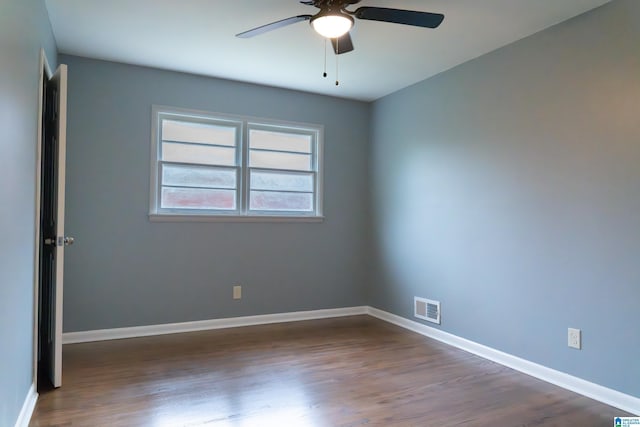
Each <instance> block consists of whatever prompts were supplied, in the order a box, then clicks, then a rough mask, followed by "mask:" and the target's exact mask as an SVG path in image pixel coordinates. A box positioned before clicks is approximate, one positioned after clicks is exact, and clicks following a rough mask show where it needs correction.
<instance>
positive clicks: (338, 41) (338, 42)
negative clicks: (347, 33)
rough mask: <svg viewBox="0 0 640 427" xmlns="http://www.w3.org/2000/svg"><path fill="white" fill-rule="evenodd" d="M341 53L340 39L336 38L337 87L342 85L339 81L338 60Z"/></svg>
mask: <svg viewBox="0 0 640 427" xmlns="http://www.w3.org/2000/svg"><path fill="white" fill-rule="evenodd" d="M339 52H340V37H338V38H336V86H339V85H340V81H338V58H339V56H340V55H339Z"/></svg>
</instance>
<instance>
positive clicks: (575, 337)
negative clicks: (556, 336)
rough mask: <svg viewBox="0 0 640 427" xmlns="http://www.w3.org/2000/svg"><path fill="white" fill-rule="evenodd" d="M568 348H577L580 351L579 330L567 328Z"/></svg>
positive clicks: (580, 333)
mask: <svg viewBox="0 0 640 427" xmlns="http://www.w3.org/2000/svg"><path fill="white" fill-rule="evenodd" d="M568 338H569V342H568V344H569V347H571V348H577V349H578V350H580V349H581V348H582V332H581V331H580V329H574V328H569V334H568Z"/></svg>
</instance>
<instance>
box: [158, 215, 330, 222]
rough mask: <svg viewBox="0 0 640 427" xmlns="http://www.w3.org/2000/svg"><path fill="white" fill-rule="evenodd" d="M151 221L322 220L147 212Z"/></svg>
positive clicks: (319, 218) (317, 218) (313, 219)
mask: <svg viewBox="0 0 640 427" xmlns="http://www.w3.org/2000/svg"><path fill="white" fill-rule="evenodd" d="M149 220H150V221H151V222H316V223H318V222H323V221H324V217H323V216H295V215H291V216H287V215H280V216H270V215H193V214H192V215H180V214H154V213H152V214H149Z"/></svg>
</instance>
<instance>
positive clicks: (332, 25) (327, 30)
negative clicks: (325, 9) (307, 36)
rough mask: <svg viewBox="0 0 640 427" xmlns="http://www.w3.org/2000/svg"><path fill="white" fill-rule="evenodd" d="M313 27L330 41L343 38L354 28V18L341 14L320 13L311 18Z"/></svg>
mask: <svg viewBox="0 0 640 427" xmlns="http://www.w3.org/2000/svg"><path fill="white" fill-rule="evenodd" d="M311 26H312V27H313V29H314V30H316V32H317V33H318V34H320V35H321V36H322V37H326V38H328V39H335V38H337V37H342V36H343V35H345V34H346V33H348V32H349V30H350V29H351V27H353V18H352V17H351V16H349V15H346V14H344V13H341V12H329V13H320V14H318V15H316V16H314V17H313V18H311Z"/></svg>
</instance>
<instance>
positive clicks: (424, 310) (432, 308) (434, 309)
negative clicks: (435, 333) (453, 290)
mask: <svg viewBox="0 0 640 427" xmlns="http://www.w3.org/2000/svg"><path fill="white" fill-rule="evenodd" d="M413 315H414V316H416V317H417V318H418V319H423V320H427V321H429V322H432V323H437V324H438V325H439V324H440V301H433V300H430V299H426V298H420V297H413Z"/></svg>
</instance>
